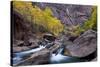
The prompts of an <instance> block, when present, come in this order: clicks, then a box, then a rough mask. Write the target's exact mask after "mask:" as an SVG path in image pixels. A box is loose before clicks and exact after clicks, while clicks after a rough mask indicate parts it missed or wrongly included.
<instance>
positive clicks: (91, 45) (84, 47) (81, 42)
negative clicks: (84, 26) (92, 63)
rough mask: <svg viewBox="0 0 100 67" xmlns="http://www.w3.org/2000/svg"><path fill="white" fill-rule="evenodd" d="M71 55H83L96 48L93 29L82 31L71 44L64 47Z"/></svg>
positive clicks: (95, 37) (95, 35)
mask: <svg viewBox="0 0 100 67" xmlns="http://www.w3.org/2000/svg"><path fill="white" fill-rule="evenodd" d="M66 49H68V51H69V52H70V53H71V55H72V56H76V57H85V56H88V55H89V54H91V53H93V52H94V51H96V49H97V33H96V32H95V31H93V30H88V31H86V32H84V33H83V34H82V35H81V36H79V37H78V38H76V39H75V40H74V42H73V45H68V46H67V47H66Z"/></svg>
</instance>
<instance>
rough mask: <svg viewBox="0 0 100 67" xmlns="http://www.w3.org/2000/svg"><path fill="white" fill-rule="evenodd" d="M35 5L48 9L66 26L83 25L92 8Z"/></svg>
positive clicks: (64, 5)
mask: <svg viewBox="0 0 100 67" xmlns="http://www.w3.org/2000/svg"><path fill="white" fill-rule="evenodd" d="M37 5H38V6H39V7H40V8H41V9H44V8H46V7H50V8H51V10H52V12H53V15H54V16H55V17H57V18H58V19H60V20H61V22H62V23H64V24H66V25H77V24H83V22H84V21H86V20H87V19H88V18H89V17H90V15H91V11H92V7H91V6H89V5H87V6H86V5H85V6H84V5H69V4H68V5H66V4H60V5H59V4H53V3H50V4H49V3H37Z"/></svg>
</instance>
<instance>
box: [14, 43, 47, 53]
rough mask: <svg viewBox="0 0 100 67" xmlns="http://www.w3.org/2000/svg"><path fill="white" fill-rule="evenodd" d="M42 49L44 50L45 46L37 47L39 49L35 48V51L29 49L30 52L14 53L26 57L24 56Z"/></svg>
mask: <svg viewBox="0 0 100 67" xmlns="http://www.w3.org/2000/svg"><path fill="white" fill-rule="evenodd" d="M43 48H45V46H41V45H40V46H39V48H36V49H31V50H28V51H23V52H19V53H16V54H19V55H20V54H23V55H26V54H30V53H34V52H36V51H39V50H42V49H43Z"/></svg>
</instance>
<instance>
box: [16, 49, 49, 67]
mask: <svg viewBox="0 0 100 67" xmlns="http://www.w3.org/2000/svg"><path fill="white" fill-rule="evenodd" d="M49 58H50V51H49V50H48V49H45V48H44V49H42V50H41V51H37V52H35V53H33V54H32V55H31V56H30V57H28V58H26V59H24V60H22V61H20V62H19V63H17V64H15V65H14V66H18V65H22V66H23V65H33V64H34V65H37V64H47V63H49Z"/></svg>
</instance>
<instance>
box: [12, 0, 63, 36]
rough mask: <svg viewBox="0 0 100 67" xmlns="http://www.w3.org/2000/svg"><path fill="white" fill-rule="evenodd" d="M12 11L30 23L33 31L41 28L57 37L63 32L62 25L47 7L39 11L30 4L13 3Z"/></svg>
mask: <svg viewBox="0 0 100 67" xmlns="http://www.w3.org/2000/svg"><path fill="white" fill-rule="evenodd" d="M13 10H14V11H16V12H18V13H19V14H20V15H21V16H22V17H23V18H24V19H26V20H28V21H29V22H31V23H32V25H33V27H34V28H36V29H35V30H40V29H41V28H42V29H45V30H46V32H49V33H52V34H53V35H55V36H58V35H59V34H60V32H62V31H63V25H62V24H61V22H60V20H58V19H57V18H56V17H54V16H53V14H52V11H51V9H50V8H49V7H46V8H45V9H44V10H41V9H40V8H39V7H37V6H36V5H34V4H32V2H25V1H24V2H23V1H13ZM23 24H24V23H23Z"/></svg>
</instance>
